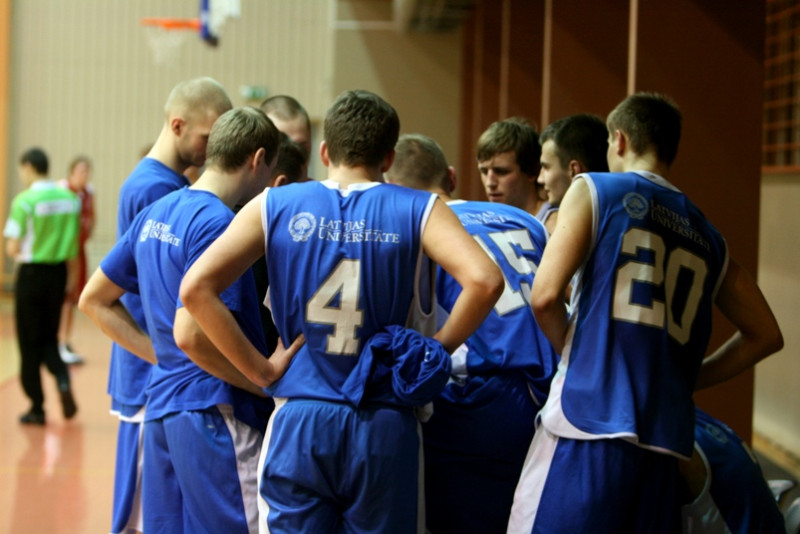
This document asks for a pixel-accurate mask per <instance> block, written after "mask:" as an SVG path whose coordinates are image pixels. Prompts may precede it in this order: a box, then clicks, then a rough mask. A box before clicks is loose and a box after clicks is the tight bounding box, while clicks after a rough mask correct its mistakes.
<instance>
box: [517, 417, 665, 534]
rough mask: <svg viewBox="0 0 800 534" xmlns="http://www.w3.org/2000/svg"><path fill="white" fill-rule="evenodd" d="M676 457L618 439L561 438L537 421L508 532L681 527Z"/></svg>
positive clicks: (645, 530)
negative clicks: (537, 426) (537, 425)
mask: <svg viewBox="0 0 800 534" xmlns="http://www.w3.org/2000/svg"><path fill="white" fill-rule="evenodd" d="M677 462H678V459H677V458H676V457H673V456H670V455H667V454H659V453H657V452H654V451H651V450H648V449H644V448H641V447H638V446H636V445H634V444H632V443H630V442H628V441H625V440H622V439H599V440H575V439H567V438H559V437H557V436H554V435H553V434H550V433H549V432H548V431H547V429H545V428H544V427H543V426H539V428H537V430H536V435H535V436H534V438H533V442H532V443H531V448H530V450H529V451H528V456H527V457H526V458H525V466H524V467H523V470H522V475H521V476H520V480H519V484H518V485H517V490H516V492H515V494H514V504H513V506H512V508H511V517H510V519H509V525H508V532H509V533H524V534H529V533H534V532H535V533H543V534H544V533H547V534H556V533H562V532H563V533H574V532H592V533H598V534H602V533H609V534H610V533H618V532H648V533H658V532H664V533H667V532H678V531H680V510H679V508H678V503H677V498H676V483H677V476H678V464H677Z"/></svg>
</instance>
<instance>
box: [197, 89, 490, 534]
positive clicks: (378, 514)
mask: <svg viewBox="0 0 800 534" xmlns="http://www.w3.org/2000/svg"><path fill="white" fill-rule="evenodd" d="M398 131H399V120H398V118H397V114H396V112H395V110H394V108H392V107H391V106H390V105H389V104H388V103H386V102H385V101H384V100H383V99H381V98H380V97H379V96H377V95H375V94H373V93H369V92H367V91H347V92H345V93H343V94H342V95H340V96H339V97H338V98H337V99H336V101H335V102H334V103H333V105H332V106H331V108H330V109H329V110H328V112H327V115H326V117H325V124H324V138H325V139H324V141H323V142H322V143H321V146H320V157H321V160H322V162H323V163H324V164H325V165H326V166H328V167H329V171H328V176H329V179H328V180H326V181H325V182H306V183H301V184H292V185H289V186H286V187H279V188H270V189H267V190H266V191H265V192H264V193H263V194H262V195H260V196H259V197H258V198H256V199H255V200H254V201H253V202H250V203H249V204H248V205H246V206H245V207H244V208H243V209H242V211H240V212H239V214H238V215H237V216H236V218H235V219H234V221H233V222H232V223H231V226H230V227H229V229H228V230H227V231H226V232H225V233H224V234H223V235H222V236H221V237H220V238H219V239H218V240H217V241H216V242H215V243H214V244H212V245H211V247H209V249H208V250H207V252H206V253H205V254H204V255H203V256H202V257H201V258H200V259H199V260H198V261H197V262H196V263H195V265H194V266H193V267H192V268H191V269H190V270H189V272H188V273H187V274H186V277H185V278H184V281H183V284H182V286H181V298H182V300H183V303H184V305H185V306H186V308H187V310H188V311H189V313H191V314H192V315H193V316H194V318H195V319H196V320H197V322H198V323H199V324H200V326H201V327H202V328H203V330H205V331H206V333H207V334H208V337H209V338H210V339H211V340H212V341H213V342H214V344H215V345H217V346H218V347H219V348H220V350H221V351H222V352H223V353H224V354H225V355H226V356H227V357H228V358H229V359H231V361H232V362H234V363H235V365H236V366H237V367H238V368H240V369H241V370H242V371H243V372H244V373H245V375H247V376H253V377H254V378H256V377H257V376H258V374H259V369H258V368H257V367H254V366H253V365H251V363H250V361H251V360H252V361H255V360H254V358H253V357H252V356H251V354H252V353H253V348H252V346H251V344H250V343H249V342H248V341H247V340H246V338H244V336H243V335H242V332H241V329H239V328H238V327H236V325H235V322H234V321H233V320H232V317H231V316H230V314H229V312H227V310H226V309H225V307H224V306H222V305H221V303H220V301H219V298H218V297H217V295H218V294H219V292H220V291H221V290H223V289H224V288H225V287H227V286H228V285H229V284H230V283H231V282H232V281H233V280H235V279H236V278H237V277H238V276H239V275H240V273H241V271H242V270H244V269H245V268H246V267H247V266H248V265H250V264H252V262H253V261H254V260H255V259H256V258H257V257H258V256H259V255H261V254H264V246H265V243H266V258H267V265H268V268H269V279H270V293H271V296H270V301H271V304H272V312H273V315H274V317H275V323H276V325H277V326H278V332H279V333H280V334H281V338H282V339H283V340H284V341H285V340H286V339H293V338H294V337H295V336H297V335H299V334H301V333H303V334H304V335H305V339H306V344H305V345H304V346H303V348H302V349H301V350H300V351H299V352H298V354H297V356H296V357H295V358H294V360H293V361H292V364H291V365H290V367H289V369H288V370H287V372H286V375H285V376H284V377H283V378H282V379H281V380H279V381H278V382H276V383H275V385H274V386H273V387H272V388H270V391H271V392H272V394H273V395H274V397H275V399H276V411H275V412H274V413H273V416H272V418H271V420H270V425H269V427H268V431H267V435H266V436H265V439H264V447H263V449H262V458H263V462H262V465H263V468H262V469H261V470H260V475H261V482H260V488H259V491H260V495H261V498H262V502H261V508H260V517H261V520H260V524H261V526H262V527H266V528H267V529H268V531H269V532H273V533H276V532H330V531H332V530H333V531H346V532H384V533H394V532H397V533H401V532H402V533H407V532H414V531H416V530H417V529H418V528H424V524H420V517H419V515H418V514H419V512H420V511H421V510H420V507H419V505H418V498H419V492H418V488H419V485H420V477H419V469H420V465H419V455H420V443H419V434H418V431H419V429H418V422H417V419H416V418H415V416H414V412H413V411H412V409H411V405H409V404H407V403H404V402H402V400H400V402H396V401H397V400H398V399H392V398H387V397H381V398H380V399H379V400H378V399H375V393H374V391H373V386H375V387H379V386H381V383H380V382H381V377H376V376H375V375H374V373H373V369H372V368H371V367H370V366H369V365H364V362H365V361H367V359H368V358H369V357H371V358H372V361H373V362H375V364H376V366H379V364H380V363H381V362H382V361H383V362H386V361H387V359H388V361H389V363H390V364H391V363H392V362H393V358H394V357H393V356H390V354H392V353H394V354H395V355H396V354H397V353H398V352H403V351H405V352H406V354H405V357H404V358H403V359H402V360H399V361H401V362H403V363H404V364H407V368H406V369H407V370H408V371H409V375H410V376H406V377H402V376H394V375H393V376H392V377H391V378H390V379H389V381H394V380H395V379H399V380H402V379H403V378H406V379H410V380H411V381H414V380H416V379H417V378H422V379H424V377H422V376H420V374H421V373H420V371H425V370H426V368H427V366H428V365H429V359H433V360H436V362H439V361H442V359H443V360H444V362H446V364H445V365H443V366H439V365H438V363H437V364H436V365H435V366H434V367H435V368H433V369H431V371H432V372H433V373H434V374H439V373H440V372H442V371H444V374H445V380H446V374H447V373H449V370H450V366H449V358H448V357H447V353H446V352H445V351H447V352H450V351H453V350H455V349H456V348H457V347H458V346H459V345H460V344H461V343H463V342H464V341H465V340H466V339H467V337H468V336H469V335H470V334H471V333H472V332H473V331H474V330H475V328H476V327H477V326H478V325H479V324H480V323H481V322H482V321H483V319H484V318H485V316H486V314H487V313H488V312H489V310H490V309H491V307H492V306H493V305H494V303H495V302H496V300H497V298H498V297H499V296H500V293H501V291H502V283H503V282H502V276H501V274H500V272H499V270H498V269H497V268H496V267H495V266H494V264H493V263H492V261H491V259H489V257H488V256H487V255H486V254H485V253H484V252H483V251H481V249H480V247H479V246H478V245H477V243H476V242H475V241H474V240H473V239H472V238H471V237H470V236H469V235H468V234H467V233H466V232H465V231H464V229H463V228H462V226H461V224H460V223H459V222H458V219H457V218H456V217H455V216H454V215H453V213H452V211H451V210H449V209H448V208H447V207H446V206H445V205H444V204H443V203H442V202H441V201H438V200H437V199H436V197H435V196H434V195H431V194H429V193H423V192H421V191H413V190H410V189H407V188H403V187H398V186H395V185H391V184H385V183H381V182H382V173H383V172H385V171H386V170H387V169H388V168H389V167H390V166H391V163H392V160H393V157H394V145H395V142H396V141H397V137H398ZM262 221H263V226H262ZM425 255H427V256H429V257H430V258H431V259H432V260H434V261H436V262H438V263H440V264H441V265H442V266H443V267H444V268H445V269H446V270H447V271H448V272H449V273H450V274H451V275H452V276H453V277H454V278H455V279H456V280H457V281H458V282H459V283H460V284H461V285H462V287H463V288H464V289H463V291H462V293H461V296H460V298H459V300H458V302H457V303H456V304H455V305H454V306H453V311H452V314H451V316H450V319H449V320H448V321H447V322H446V323H445V324H444V325H443V326H442V327H441V329H439V330H438V331H437V332H436V334H435V336H434V337H435V339H429V338H424V337H422V336H420V334H418V333H415V332H413V331H410V330H405V329H403V328H399V329H398V325H399V326H403V325H406V324H409V323H408V322H407V321H409V319H410V318H414V317H416V318H417V319H418V321H416V322H417V325H418V326H419V327H420V328H422V327H424V326H425V325H424V323H425V321H426V320H427V321H430V320H431V319H432V318H433V309H432V306H433V304H432V295H431V294H430V287H431V279H430V273H431V272H432V271H428V273H429V274H427V275H426V274H425V271H426V269H431V268H432V267H431V266H430V265H429V262H428V261H427V260H426V258H425ZM425 288H427V289H425ZM433 330H435V325H434V328H433V329H431V331H433ZM376 338H377V339H378V340H379V341H380V340H381V338H382V340H383V341H384V342H386V344H387V345H388V346H389V347H390V350H389V353H388V354H387V353H386V351H380V350H379V351H372V352H368V351H365V352H362V349H364V348H365V347H366V348H368V349H369V350H371V349H373V348H375V346H374V345H375V344H374V341H375V340H376ZM387 338H388V339H387ZM392 345H394V346H392ZM398 385H399V384H398ZM443 385H444V381H442V382H441V385H440V386H439V388H438V389H437V390H436V393H438V391H440V390H441V387H443ZM393 391H395V392H396V391H397V390H394V389H393ZM398 397H399V396H398ZM412 404H413V403H412Z"/></svg>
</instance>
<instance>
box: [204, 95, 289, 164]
mask: <svg viewBox="0 0 800 534" xmlns="http://www.w3.org/2000/svg"><path fill="white" fill-rule="evenodd" d="M279 143H280V133H279V132H278V129H277V128H275V125H274V124H272V121H271V120H269V118H268V117H267V114H266V113H264V112H263V111H261V110H260V109H258V108H254V107H250V106H244V107H239V108H234V109H232V110H230V111H227V112H225V113H224V114H223V115H222V116H221V117H220V118H219V119H217V121H216V122H215V123H214V126H213V127H212V128H211V133H210V134H209V136H208V148H207V149H206V154H207V156H206V165H207V166H209V167H214V168H217V169H219V170H221V171H223V172H232V171H235V170H236V169H238V168H239V167H241V166H242V165H244V164H245V163H246V162H247V158H248V157H250V156H251V155H252V154H253V153H254V152H255V151H256V150H258V149H259V148H263V149H264V150H265V152H266V154H265V159H266V161H267V163H270V162H272V160H273V158H274V157H275V154H276V153H277V151H278V144H279Z"/></svg>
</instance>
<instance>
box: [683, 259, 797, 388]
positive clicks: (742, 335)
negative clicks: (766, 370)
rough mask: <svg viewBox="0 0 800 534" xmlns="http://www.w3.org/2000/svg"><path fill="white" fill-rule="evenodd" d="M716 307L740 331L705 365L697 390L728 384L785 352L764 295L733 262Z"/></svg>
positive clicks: (781, 336) (724, 280) (709, 358)
mask: <svg viewBox="0 0 800 534" xmlns="http://www.w3.org/2000/svg"><path fill="white" fill-rule="evenodd" d="M716 304H717V306H719V308H720V310H721V311H722V313H723V314H724V315H725V317H727V318H728V319H729V320H730V321H731V322H732V323H733V325H734V326H735V327H736V328H738V331H737V332H736V333H735V334H734V335H733V336H731V337H730V339H728V340H727V341H726V342H725V343H724V344H723V345H722V346H721V347H720V348H718V349H717V350H716V351H714V353H712V354H711V355H710V356H708V357H707V358H706V359H705V360H704V361H703V365H702V367H701V368H700V374H699V375H698V377H697V384H696V385H695V389H703V388H706V387H709V386H713V385H715V384H718V383H720V382H723V381H725V380H728V379H729V378H732V377H734V376H736V375H738V374H739V373H741V372H742V371H745V370H747V369H749V368H751V367H753V366H754V365H755V364H756V363H758V362H760V361H761V360H763V359H764V358H766V357H767V356H769V355H770V354H772V353H774V352H777V351H779V350H781V349H782V348H783V335H782V334H781V331H780V328H779V327H778V322H777V321H776V320H775V316H774V315H773V313H772V310H771V309H770V307H769V304H767V301H766V299H765V298H764V295H763V294H762V293H761V290H760V289H759V288H758V286H757V285H756V283H755V280H753V278H752V277H751V276H750V275H749V274H748V273H747V271H745V270H744V269H743V268H742V267H741V266H740V265H739V264H738V263H736V262H735V261H733V260H730V263H729V265H728V271H727V272H726V273H725V278H724V279H723V280H722V285H721V286H720V290H719V293H718V294H717V301H716Z"/></svg>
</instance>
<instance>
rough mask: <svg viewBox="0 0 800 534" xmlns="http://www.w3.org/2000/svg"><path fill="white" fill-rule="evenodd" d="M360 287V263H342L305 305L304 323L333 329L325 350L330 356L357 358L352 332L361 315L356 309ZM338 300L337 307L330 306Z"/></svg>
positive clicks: (345, 261) (354, 337) (360, 322)
mask: <svg viewBox="0 0 800 534" xmlns="http://www.w3.org/2000/svg"><path fill="white" fill-rule="evenodd" d="M360 287H361V262H360V261H358V260H348V259H345V260H342V261H340V262H339V264H338V265H337V266H336V268H335V269H334V270H333V272H332V273H331V275H330V276H328V278H327V279H325V281H324V282H323V283H322V285H321V286H320V287H319V289H317V292H316V293H314V296H313V297H311V299H310V300H309V301H308V303H307V304H306V320H307V321H309V322H312V323H321V324H330V325H333V333H332V334H330V335H328V344H327V348H326V349H325V351H326V352H328V353H330V354H339V355H343V356H357V355H358V337H356V329H357V328H358V327H360V326H361V324H362V321H363V317H364V312H363V311H362V310H359V309H358V292H359V288H360ZM337 296H338V297H339V302H338V305H333V304H332V303H333V302H334V300H335V299H336V297H337Z"/></svg>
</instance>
